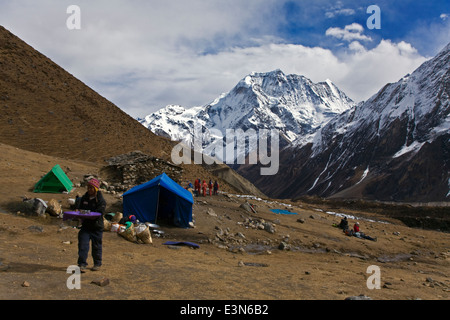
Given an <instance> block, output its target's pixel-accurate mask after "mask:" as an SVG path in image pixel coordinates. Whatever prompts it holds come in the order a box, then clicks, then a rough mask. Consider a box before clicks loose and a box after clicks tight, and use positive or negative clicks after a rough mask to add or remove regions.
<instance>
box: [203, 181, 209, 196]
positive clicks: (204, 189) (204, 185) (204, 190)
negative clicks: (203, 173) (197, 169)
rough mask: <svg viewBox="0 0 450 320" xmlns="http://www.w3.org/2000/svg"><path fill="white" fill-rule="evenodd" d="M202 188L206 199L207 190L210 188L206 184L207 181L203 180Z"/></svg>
mask: <svg viewBox="0 0 450 320" xmlns="http://www.w3.org/2000/svg"><path fill="white" fill-rule="evenodd" d="M202 187H203V196H204V197H206V188H208V185H207V184H206V181H205V180H203V185H202Z"/></svg>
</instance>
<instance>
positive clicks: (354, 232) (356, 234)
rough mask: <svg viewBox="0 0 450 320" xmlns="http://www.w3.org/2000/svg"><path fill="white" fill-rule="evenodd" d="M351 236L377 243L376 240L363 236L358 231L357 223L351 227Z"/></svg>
mask: <svg viewBox="0 0 450 320" xmlns="http://www.w3.org/2000/svg"><path fill="white" fill-rule="evenodd" d="M353 235H354V236H355V237H357V238H363V239H367V240H371V241H377V238H372V237H370V236H367V235H365V234H364V233H362V232H361V231H360V230H359V222H356V223H355V225H354V226H353Z"/></svg>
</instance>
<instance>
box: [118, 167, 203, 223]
mask: <svg viewBox="0 0 450 320" xmlns="http://www.w3.org/2000/svg"><path fill="white" fill-rule="evenodd" d="M193 203H194V198H193V196H192V193H190V192H189V191H188V190H186V189H184V188H183V187H182V186H180V185H179V184H178V183H176V182H175V181H173V180H172V179H170V178H169V176H168V175H166V174H165V173H163V174H161V175H160V176H157V177H156V178H154V179H153V180H151V181H148V182H146V183H144V184H141V185H139V186H136V187H134V188H132V189H130V190H128V191H127V192H125V193H124V194H123V214H124V216H129V215H135V216H136V218H137V219H138V220H139V221H141V222H150V223H156V222H157V221H158V220H161V221H166V222H168V223H170V224H174V225H176V226H178V227H182V228H189V222H191V221H192V205H193Z"/></svg>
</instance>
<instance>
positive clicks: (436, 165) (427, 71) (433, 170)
mask: <svg viewBox="0 0 450 320" xmlns="http://www.w3.org/2000/svg"><path fill="white" fill-rule="evenodd" d="M449 48H450V46H449V45H447V46H446V47H445V48H444V49H443V50H442V51H441V52H440V53H439V54H438V55H437V56H436V57H434V58H433V59H430V60H428V61H426V62H425V63H424V64H422V65H421V66H420V67H419V68H417V69H416V70H415V71H414V72H413V73H412V74H410V75H407V76H405V77H404V78H402V79H401V80H399V81H398V82H396V83H390V84H387V85H385V86H384V87H383V88H382V89H381V90H379V91H378V92H377V93H376V94H375V95H373V96H372V97H371V98H370V99H368V100H367V101H365V102H362V103H359V104H357V105H356V106H355V107H354V108H352V109H350V110H347V111H345V112H343V113H342V114H340V115H338V116H337V117H335V118H334V119H332V120H331V121H329V122H328V123H327V124H326V125H325V126H323V127H322V128H320V129H319V130H318V131H317V132H316V133H314V134H311V135H309V136H306V137H302V138H301V139H300V140H297V141H296V143H294V144H293V146H292V147H291V148H289V147H288V148H287V150H284V151H282V152H281V153H280V171H281V172H285V174H284V175H281V176H278V177H258V176H257V174H256V172H254V170H253V169H252V168H248V167H246V168H242V169H241V170H239V172H240V173H241V174H243V175H244V176H245V177H246V178H247V179H250V180H251V181H253V182H254V183H255V184H256V185H257V186H259V187H260V188H262V190H263V191H264V192H266V193H267V194H270V195H272V196H277V197H281V198H284V197H286V198H296V197H301V196H304V195H318V196H321V197H353V198H366V199H372V200H384V201H413V200H415V201H445V200H447V201H448V197H449V196H450V192H449V189H450V179H449V176H450V173H449V172H450V156H449V153H450V144H449V139H448V138H449V136H450V134H449V132H450V125H449V124H450V117H449V113H450V107H449V96H450V86H449V83H450V72H449V60H450V58H449V55H450V53H449ZM283 176H284V179H283ZM287 177H290V178H291V179H292V180H293V182H291V183H290V184H289V185H286V186H283V185H282V184H281V183H282V182H285V180H286V178H287ZM271 186H274V187H271Z"/></svg>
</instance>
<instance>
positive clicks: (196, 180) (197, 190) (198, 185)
mask: <svg viewBox="0 0 450 320" xmlns="http://www.w3.org/2000/svg"><path fill="white" fill-rule="evenodd" d="M194 187H195V193H196V194H197V196H199V195H200V179H195V182H194Z"/></svg>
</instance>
